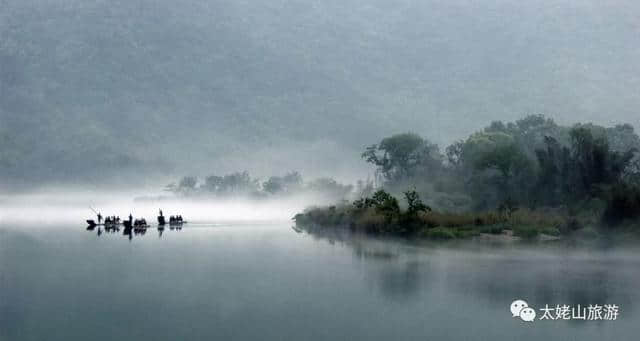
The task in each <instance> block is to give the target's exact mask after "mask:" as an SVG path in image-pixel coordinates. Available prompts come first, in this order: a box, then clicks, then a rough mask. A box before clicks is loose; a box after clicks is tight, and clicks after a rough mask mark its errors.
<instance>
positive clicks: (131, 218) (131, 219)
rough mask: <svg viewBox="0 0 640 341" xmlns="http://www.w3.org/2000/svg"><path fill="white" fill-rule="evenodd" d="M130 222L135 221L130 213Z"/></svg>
mask: <svg viewBox="0 0 640 341" xmlns="http://www.w3.org/2000/svg"><path fill="white" fill-rule="evenodd" d="M129 222H133V216H132V215H131V213H129Z"/></svg>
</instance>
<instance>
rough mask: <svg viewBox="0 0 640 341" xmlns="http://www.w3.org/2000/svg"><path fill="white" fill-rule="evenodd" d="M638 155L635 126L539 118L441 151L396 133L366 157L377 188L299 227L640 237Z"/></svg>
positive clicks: (309, 215) (303, 217)
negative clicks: (619, 229) (603, 230)
mask: <svg viewBox="0 0 640 341" xmlns="http://www.w3.org/2000/svg"><path fill="white" fill-rule="evenodd" d="M639 151H640V138H639V137H638V135H637V134H636V133H635V132H634V129H633V127H632V126H631V125H627V124H624V125H617V126H614V127H611V128H605V127H601V126H598V125H594V124H576V125H573V126H570V127H569V126H561V125H558V124H556V123H555V122H554V121H553V120H552V119H549V118H546V117H544V116H541V115H532V116H527V117H525V118H523V119H521V120H518V121H516V122H509V123H505V122H500V121H496V122H493V123H491V124H490V125H489V126H488V127H486V128H484V129H482V130H480V131H478V132H476V133H474V134H472V135H470V136H469V137H467V138H466V139H463V140H458V141H456V142H454V143H452V144H451V145H449V146H447V147H446V148H445V149H444V150H440V148H439V147H438V146H437V145H435V144H433V143H431V142H430V141H429V140H428V139H425V138H423V137H421V136H420V135H417V134H415V133H403V134H397V135H393V136H390V137H387V138H384V139H382V140H381V141H380V142H379V143H377V144H373V145H371V146H369V147H367V148H366V149H365V150H364V152H363V153H362V158H363V159H364V160H365V161H366V162H368V163H371V164H372V165H374V166H375V168H376V178H377V179H376V183H379V184H381V186H380V187H381V188H376V189H375V192H374V193H373V194H372V195H366V196H362V197H360V198H358V199H356V200H353V201H352V202H350V203H341V204H338V205H333V206H329V207H311V208H308V209H306V210H305V211H304V212H303V213H300V214H297V215H296V216H295V220H296V224H297V225H300V226H301V227H304V228H305V229H311V231H313V229H315V228H318V227H319V228H324V227H339V226H348V227H350V228H351V229H353V230H360V231H364V232H372V233H392V234H404V235H407V234H410V235H418V236H425V237H430V238H446V239H450V238H463V237H469V236H477V235H480V234H482V233H491V234H502V233H503V232H504V231H506V230H510V231H511V233H513V235H515V236H519V237H524V238H533V237H537V236H539V235H540V234H545V235H551V236H559V235H561V234H571V233H573V232H575V231H580V233H581V234H582V235H585V236H590V237H593V236H596V235H598V234H599V232H598V231H597V228H598V227H607V228H610V227H616V226H619V225H621V223H623V222H628V224H625V225H624V226H627V227H630V228H629V229H625V231H640V229H638V227H639V226H640V225H639V224H638V218H640V154H639ZM586 227H588V228H586Z"/></svg>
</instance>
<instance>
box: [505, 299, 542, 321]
mask: <svg viewBox="0 0 640 341" xmlns="http://www.w3.org/2000/svg"><path fill="white" fill-rule="evenodd" d="M510 309H511V315H513V317H519V318H520V319H521V320H522V321H525V322H533V321H534V320H535V319H536V311H535V310H534V309H533V308H531V307H529V304H527V302H526V301H524V300H515V301H513V302H511V307H510Z"/></svg>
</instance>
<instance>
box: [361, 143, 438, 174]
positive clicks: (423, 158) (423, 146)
mask: <svg viewBox="0 0 640 341" xmlns="http://www.w3.org/2000/svg"><path fill="white" fill-rule="evenodd" d="M362 158H363V159H365V160H366V161H367V162H369V163H371V164H373V165H375V166H376V167H377V168H378V169H377V171H378V172H380V173H381V174H382V175H383V177H384V179H385V180H386V181H387V182H395V181H398V180H401V179H404V178H409V177H412V176H415V175H417V171H418V170H420V175H426V173H428V172H431V171H434V170H436V169H439V167H440V166H441V164H442V161H441V155H440V153H439V151H438V146H437V145H435V144H432V143H430V142H429V141H426V140H424V139H423V138H422V137H420V136H418V135H417V134H414V133H404V134H397V135H393V136H390V137H387V138H384V139H382V141H380V143H379V144H374V145H371V146H369V147H367V148H366V150H365V152H364V153H362Z"/></svg>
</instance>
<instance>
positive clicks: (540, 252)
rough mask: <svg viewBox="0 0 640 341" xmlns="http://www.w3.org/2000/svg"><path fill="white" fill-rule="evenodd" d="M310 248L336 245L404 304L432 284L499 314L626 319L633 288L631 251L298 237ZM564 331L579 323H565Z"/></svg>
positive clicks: (317, 232)
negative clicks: (523, 306) (571, 312)
mask: <svg viewBox="0 0 640 341" xmlns="http://www.w3.org/2000/svg"><path fill="white" fill-rule="evenodd" d="M304 232H306V233H307V234H308V235H310V236H312V238H314V239H315V240H317V241H320V242H328V243H330V244H332V245H336V244H339V245H343V246H345V247H347V248H349V249H351V250H352V252H353V256H354V258H356V259H357V260H359V261H361V262H363V263H365V266H364V269H366V271H367V276H366V278H367V280H371V279H373V280H375V281H376V283H377V284H376V287H377V288H379V289H380V290H381V292H382V293H383V294H384V295H385V296H386V297H388V298H392V299H396V300H397V299H400V300H406V299H409V298H414V297H416V296H417V295H419V294H421V293H422V292H424V291H429V290H435V289H437V288H434V285H436V284H435V283H434V279H433V277H437V278H438V281H439V282H441V283H442V285H444V286H446V288H447V291H454V292H456V295H459V296H461V297H466V298H464V299H463V300H468V301H470V302H478V301H480V302H484V304H488V305H489V306H492V307H494V308H496V309H501V308H503V307H505V306H506V304H508V303H510V302H511V301H512V300H514V299H516V298H526V299H527V301H528V302H529V304H531V305H532V306H534V307H538V308H541V307H544V306H545V304H548V305H550V306H553V307H555V305H557V304H559V305H564V304H566V305H569V306H577V305H578V304H580V305H581V306H583V307H584V306H587V305H589V304H600V305H602V304H618V305H621V306H622V309H624V312H625V314H626V316H627V317H630V316H632V313H633V311H634V302H635V300H636V299H637V298H638V293H636V292H635V291H634V290H635V287H636V283H638V280H640V267H639V266H638V265H640V260H638V257H637V254H638V252H637V249H631V250H629V249H626V248H621V247H620V246H619V245H618V247H615V246H612V245H611V244H610V243H604V244H603V246H602V247H601V246H600V244H596V245H595V246H594V245H591V246H589V247H588V248H585V247H582V248H581V247H579V246H577V245H576V244H575V242H573V241H569V242H567V243H557V242H556V243H550V244H530V243H494V242H490V243H486V242H485V241H464V242H461V243H445V244H442V243H440V244H437V243H428V242H425V243H420V244H416V243H412V242H409V241H406V240H399V239H382V238H371V237H367V236H362V235H357V234H353V233H351V232H349V231H348V230H345V229H305V231H304ZM569 322H570V323H580V322H581V321H577V320H569Z"/></svg>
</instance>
